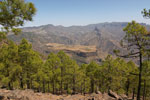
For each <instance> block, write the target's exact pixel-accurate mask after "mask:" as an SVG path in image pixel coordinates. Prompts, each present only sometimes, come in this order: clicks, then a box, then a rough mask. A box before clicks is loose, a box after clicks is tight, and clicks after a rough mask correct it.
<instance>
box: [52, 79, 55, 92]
mask: <svg viewBox="0 0 150 100" xmlns="http://www.w3.org/2000/svg"><path fill="white" fill-rule="evenodd" d="M52 84H53V94H55V81H54V79H53V83H52Z"/></svg>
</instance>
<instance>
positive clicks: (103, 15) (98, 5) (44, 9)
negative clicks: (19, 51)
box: [25, 0, 150, 27]
mask: <svg viewBox="0 0 150 100" xmlns="http://www.w3.org/2000/svg"><path fill="white" fill-rule="evenodd" d="M26 1H29V2H33V3H34V4H35V6H36V8H37V14H36V15H35V17H34V21H33V22H27V23H26V24H25V27H30V26H41V25H46V24H53V25H62V26H67V27H68V26H74V25H75V26H78V25H81V26H83V25H88V24H94V23H103V22H131V21H132V20H135V21H137V22H139V23H146V24H150V20H148V19H145V18H143V16H142V14H141V11H142V10H143V9H144V8H147V9H148V7H149V4H150V1H149V0H144V1H143V0H142V1H141V0H132V1H131V0H125V1H121V0H115V1H113V2H110V1H108V0H82V1H81V0H61V1H60V0H44V2H43V1H42V0H39V1H37V0H26Z"/></svg>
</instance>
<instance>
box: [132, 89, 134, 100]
mask: <svg viewBox="0 0 150 100" xmlns="http://www.w3.org/2000/svg"><path fill="white" fill-rule="evenodd" d="M134 94H135V88H134V89H133V95H132V100H134V97H135V96H134Z"/></svg>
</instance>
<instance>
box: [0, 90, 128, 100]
mask: <svg viewBox="0 0 150 100" xmlns="http://www.w3.org/2000/svg"><path fill="white" fill-rule="evenodd" d="M123 97H126V96H120V95H117V94H116V93H115V92H112V91H110V93H109V94H107V93H104V94H102V93H101V92H97V93H92V94H86V95H81V94H75V95H53V94H50V93H35V92H34V91H32V90H5V89H0V100H127V99H124V98H123Z"/></svg>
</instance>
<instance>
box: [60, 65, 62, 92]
mask: <svg viewBox="0 0 150 100" xmlns="http://www.w3.org/2000/svg"><path fill="white" fill-rule="evenodd" d="M60 91H61V94H63V68H62V67H61V82H60Z"/></svg>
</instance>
